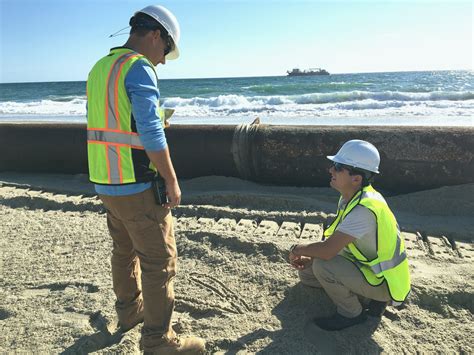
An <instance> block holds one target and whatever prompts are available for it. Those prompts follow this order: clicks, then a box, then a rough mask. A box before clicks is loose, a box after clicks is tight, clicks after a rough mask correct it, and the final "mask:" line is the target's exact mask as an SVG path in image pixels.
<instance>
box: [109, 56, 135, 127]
mask: <svg viewBox="0 0 474 355" xmlns="http://www.w3.org/2000/svg"><path fill="white" fill-rule="evenodd" d="M138 56H140V54H134V55H130V56H129V57H128V58H127V59H125V60H124V61H123V62H122V63H121V64H120V67H119V70H118V72H117V76H116V78H115V84H114V93H115V102H114V103H115V119H116V120H117V127H118V129H120V111H119V107H118V96H119V95H118V90H119V87H118V83H119V78H120V74H121V73H122V69H123V66H124V65H125V63H127V62H128V61H129V60H130V59H133V58H135V57H138ZM117 61H118V60H117ZM116 63H117V62H116ZM114 65H115V64H114Z"/></svg>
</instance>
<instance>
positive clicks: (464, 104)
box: [0, 91, 474, 125]
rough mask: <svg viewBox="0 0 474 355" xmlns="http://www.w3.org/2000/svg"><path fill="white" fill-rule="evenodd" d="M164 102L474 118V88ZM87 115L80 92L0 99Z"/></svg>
mask: <svg viewBox="0 0 474 355" xmlns="http://www.w3.org/2000/svg"><path fill="white" fill-rule="evenodd" d="M163 105H164V106H165V107H173V108H175V109H176V113H175V117H176V118H185V117H202V118H203V119H205V118H212V117H229V118H231V117H238V116H247V117H252V116H255V115H258V116H260V117H268V118H274V119H278V118H283V117H284V118H285V119H291V118H294V119H297V118H302V117H315V118H317V117H339V118H341V117H359V118H376V117H392V118H396V117H417V118H419V117H427V118H429V117H464V118H463V122H465V124H468V125H472V124H473V116H474V92H473V91H463V92H455V91H453V92H426V93H419V92H417V93H407V92H397V91H384V92H365V91H347V92H337V93H312V94H303V95H288V96H285V95H273V96H243V95H219V96H214V97H193V98H180V97H170V98H166V99H164V100H163ZM85 115H86V100H85V98H84V97H77V96H76V97H74V96H72V97H70V98H69V100H64V99H63V100H60V101H58V100H40V101H31V102H13V101H6V102H0V118H5V117H22V116H31V117H33V118H34V116H42V117H47V116H51V117H58V116H67V117H79V116H82V117H83V116H85Z"/></svg>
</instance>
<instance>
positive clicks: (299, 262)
mask: <svg viewBox="0 0 474 355" xmlns="http://www.w3.org/2000/svg"><path fill="white" fill-rule="evenodd" d="M293 250H294V248H292V249H290V254H289V255H288V261H289V262H290V265H291V266H292V267H294V268H295V269H297V270H303V269H306V268H307V267H308V266H310V265H311V262H312V261H313V259H312V258H310V257H309V256H301V255H296V254H295V253H294V252H293Z"/></svg>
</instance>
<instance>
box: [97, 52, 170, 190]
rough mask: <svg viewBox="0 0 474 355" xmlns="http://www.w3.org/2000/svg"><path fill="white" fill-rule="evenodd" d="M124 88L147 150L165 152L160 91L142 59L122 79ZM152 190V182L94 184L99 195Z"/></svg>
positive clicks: (150, 69) (149, 68)
mask: <svg viewBox="0 0 474 355" xmlns="http://www.w3.org/2000/svg"><path fill="white" fill-rule="evenodd" d="M125 89H126V91H127V95H128V97H129V99H130V102H131V103H132V113H133V117H134V118H135V123H136V127H137V131H138V134H139V135H140V140H141V142H142V144H143V146H144V147H145V150H148V151H155V152H157V151H161V150H163V149H166V147H167V143H166V137H165V132H164V130H163V125H162V123H161V119H160V117H159V115H158V107H159V101H158V100H159V98H160V91H159V90H158V82H157V78H156V74H155V71H154V69H153V68H151V67H150V66H149V65H147V64H145V63H144V61H142V60H137V61H136V62H135V63H134V64H133V66H132V67H131V68H130V70H129V71H128V73H127V76H126V77H125ZM150 187H151V182H144V183H136V184H127V185H99V184H95V191H96V192H97V193H98V194H102V195H112V196H124V195H131V194H136V193H139V192H142V191H145V190H146V189H148V188H150Z"/></svg>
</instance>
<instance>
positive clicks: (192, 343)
mask: <svg viewBox="0 0 474 355" xmlns="http://www.w3.org/2000/svg"><path fill="white" fill-rule="evenodd" d="M205 350H206V343H205V341H204V339H202V338H198V337H189V338H179V337H175V338H174V339H172V340H168V341H166V342H164V343H163V344H161V345H158V346H157V347H156V348H154V349H153V351H145V352H144V354H146V355H151V354H160V355H161V354H166V355H170V354H188V355H191V354H204V351H205Z"/></svg>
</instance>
